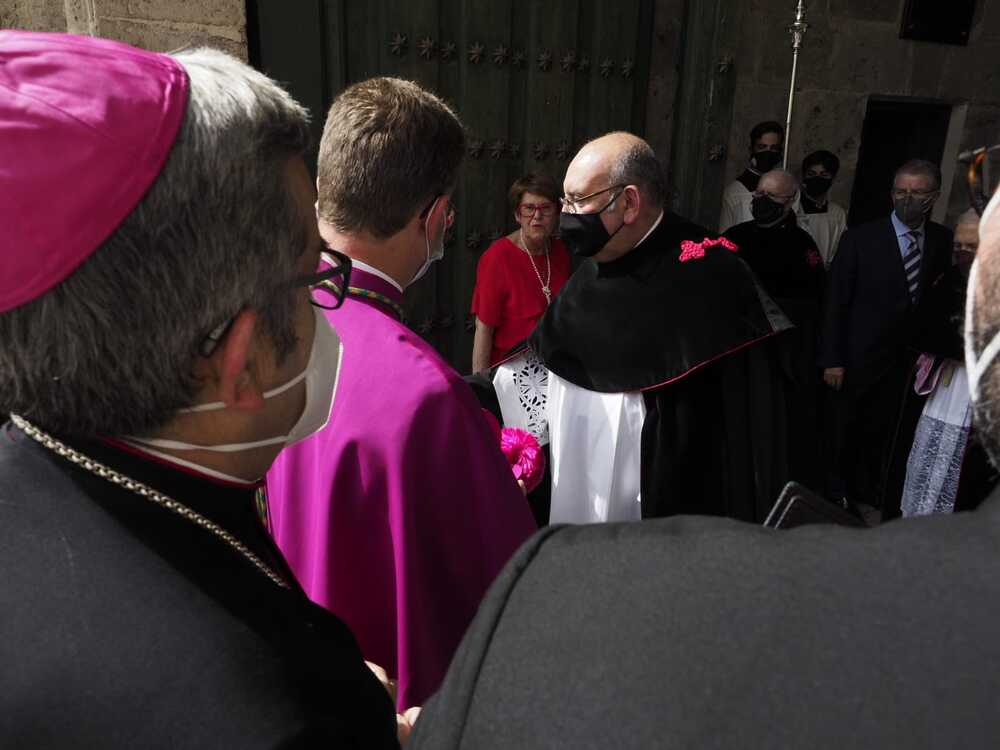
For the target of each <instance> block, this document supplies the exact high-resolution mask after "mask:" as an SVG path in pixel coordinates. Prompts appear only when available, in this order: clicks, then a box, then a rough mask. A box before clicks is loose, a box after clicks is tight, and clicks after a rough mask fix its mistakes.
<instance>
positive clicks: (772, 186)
mask: <svg viewBox="0 0 1000 750" xmlns="http://www.w3.org/2000/svg"><path fill="white" fill-rule="evenodd" d="M757 189H758V190H759V191H761V192H762V193H767V194H769V195H770V196H771V197H772V198H778V197H779V196H790V197H789V198H788V202H791V201H792V200H793V199H794V198H795V194H796V193H797V192H798V191H799V181H798V180H797V179H795V175H793V174H792V173H791V172H788V171H786V170H784V169H772V170H771V171H770V172H765V173H764V174H763V175H761V178H760V182H758V183H757ZM782 202H785V201H782Z"/></svg>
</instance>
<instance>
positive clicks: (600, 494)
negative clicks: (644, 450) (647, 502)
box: [547, 372, 646, 523]
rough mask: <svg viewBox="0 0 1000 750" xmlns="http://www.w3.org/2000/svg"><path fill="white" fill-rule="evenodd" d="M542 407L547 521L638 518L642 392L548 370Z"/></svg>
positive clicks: (595, 520) (597, 521) (639, 515)
mask: <svg viewBox="0 0 1000 750" xmlns="http://www.w3.org/2000/svg"><path fill="white" fill-rule="evenodd" d="M547 411H548V422H549V441H550V443H549V445H550V450H551V455H552V510H551V515H550V518H549V521H550V523H600V522H603V521H637V520H639V519H640V518H641V517H642V510H641V496H640V483H639V477H640V466H641V450H640V449H641V438H642V423H643V421H644V420H645V418H646V405H645V402H644V401H643V399H642V394H641V393H640V392H638V391H630V392H627V393H598V392H596V391H588V390H586V389H585V388H580V387H579V386H575V385H573V384H572V383H570V382H568V381H566V380H563V379H562V378H560V377H559V376H558V375H556V374H555V373H553V372H549V393H548V404H547Z"/></svg>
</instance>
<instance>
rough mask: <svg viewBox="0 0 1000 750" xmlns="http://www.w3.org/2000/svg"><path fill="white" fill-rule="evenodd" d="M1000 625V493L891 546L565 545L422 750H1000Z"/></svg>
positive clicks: (507, 617)
mask: <svg viewBox="0 0 1000 750" xmlns="http://www.w3.org/2000/svg"><path fill="white" fill-rule="evenodd" d="M998 205H1000V199H997V198H994V200H993V202H992V204H991V206H992V207H997V206H998ZM990 212H991V208H988V209H987V213H986V214H985V215H984V216H985V218H984V231H983V233H982V242H981V244H980V257H979V259H978V260H977V264H982V269H981V271H980V272H979V273H978V274H975V273H974V275H973V282H972V283H973V284H975V287H974V288H975V290H976V292H977V294H970V295H969V296H970V297H971V298H973V299H974V301H975V305H976V309H975V310H974V312H973V314H972V315H970V318H971V319H972V320H974V321H975V325H974V328H973V331H972V335H971V336H970V340H971V341H973V342H974V351H973V352H972V356H971V357H968V356H967V359H970V360H971V362H972V366H970V367H969V371H970V373H976V372H981V371H982V370H983V369H984V368H988V369H987V370H986V374H985V375H984V376H983V379H982V381H981V383H980V385H979V390H980V391H981V396H980V398H979V400H975V397H974V404H975V419H976V424H977V426H978V427H979V428H980V429H981V430H982V431H983V432H985V433H986V434H987V435H988V437H989V438H990V439H989V441H988V443H987V445H988V448H989V451H990V456H991V460H992V461H993V462H994V463H996V461H997V457H998V456H1000V443H998V442H997V441H998V440H1000V407H998V406H997V405H998V404H1000V366H997V365H996V364H993V363H992V355H993V354H994V353H995V350H996V349H998V348H1000V347H998V345H997V344H996V343H993V342H994V341H996V339H995V338H994V337H995V336H996V335H997V333H998V330H1000V211H995V212H993V216H995V217H996V218H992V217H991V213H990ZM986 225H990V226H989V227H987V226H986ZM977 275H978V276H979V277H980V278H979V280H976V278H975V277H976V276H977ZM984 350H985V353H981V352H984ZM977 359H978V360H979V361H978V363H977ZM991 365H992V366H991ZM873 570H878V571H879V573H878V575H872V571H873ZM998 618H1000V492H998V493H996V494H995V495H994V496H993V497H991V498H990V499H989V500H987V501H986V502H985V503H984V504H983V505H982V506H980V508H979V509H978V510H976V511H972V512H968V513H959V514H955V515H946V516H944V515H938V516H927V517H922V518H914V519H904V520H900V521H894V522H892V523H888V524H885V525H884V526H881V527H879V528H875V529H850V528H843V527H831V526H805V527H801V528H797V529H792V530H789V531H773V530H768V529H762V528H759V527H755V526H751V525H749V524H743V523H738V522H735V521H731V520H727V519H720V518H706V517H685V516H677V517H673V518H669V519H658V520H650V521H644V522H643V523H641V524H601V525H591V526H569V527H566V526H563V527H558V526H557V527H548V528H546V529H544V530H542V531H540V532H539V533H538V535H536V536H535V537H534V538H533V539H532V540H531V541H529V542H528V543H527V544H526V545H525V546H524V547H522V549H521V550H520V552H519V553H518V555H517V556H516V557H515V558H514V559H513V560H512V561H511V562H510V563H509V564H508V566H507V568H506V569H505V571H504V572H503V573H502V574H501V575H500V577H499V578H498V579H497V581H496V583H495V584H494V586H493V588H492V589H491V591H490V593H489V594H488V596H487V597H486V599H485V600H484V602H483V604H482V606H481V607H480V610H479V614H478V615H477V618H476V620H475V621H474V622H473V624H472V627H471V628H470V630H469V632H468V633H467V634H466V637H465V640H464V642H463V644H462V646H461V648H460V649H459V651H458V653H457V655H456V657H455V659H454V661H453V662H452V665H451V669H450V671H449V674H448V676H447V678H446V679H445V682H444V685H443V686H442V688H441V690H440V691H439V693H438V694H437V695H436V696H435V697H434V698H433V699H432V700H431V701H430V702H429V703H428V704H427V705H426V706H425V708H424V711H423V714H422V715H421V718H420V720H419V721H418V723H417V726H416V732H415V736H414V737H413V738H412V739H411V741H410V744H409V745H408V746H407V750H424V749H425V748H434V750H458V749H459V748H476V750H493V749H494V748H497V749H499V748H518V749H519V750H532V749H533V748H557V747H566V748H574V750H589V749H590V748H595V749H596V748H601V749H602V750H603V749H604V748H614V749H615V750H626V749H629V748H848V747H851V748H854V747H857V748H875V747H885V748H908V749H910V750H913V749H916V750H922V749H924V748H938V747H992V746H994V745H995V743H996V738H997V737H1000V710H998V709H1000V698H998V697H997V696H998V695H1000V670H997V668H996V665H997V664H998V663H1000V639H998V638H997V637H996V626H995V623H996V621H997V619H998Z"/></svg>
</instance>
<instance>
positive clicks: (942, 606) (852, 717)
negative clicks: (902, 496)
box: [407, 496, 1000, 750]
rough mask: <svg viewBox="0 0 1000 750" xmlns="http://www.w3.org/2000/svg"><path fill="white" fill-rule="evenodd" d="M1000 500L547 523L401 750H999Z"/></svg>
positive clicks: (485, 610)
mask: <svg viewBox="0 0 1000 750" xmlns="http://www.w3.org/2000/svg"><path fill="white" fill-rule="evenodd" d="M998 618H1000V499H998V498H997V497H996V496H994V497H993V498H991V499H990V500H988V501H987V502H986V503H985V504H984V505H983V506H982V507H981V508H980V509H979V510H977V511H973V512H969V513H958V514H955V515H952V516H933V517H924V518H916V519H906V520H900V521H895V522H892V523H888V524H885V525H884V526H881V527H879V528H875V529H848V528H843V527H832V526H804V527H800V528H796V529H793V530H790V531H772V530H767V529H763V528H760V527H756V526H752V525H749V524H742V523H739V522H735V521H731V520H726V519H718V518H706V517H695V516H677V517H674V518H669V519H657V520H651V521H643V522H641V523H633V524H598V525H591V526H572V527H565V526H564V527H556V528H548V529H545V530H543V531H541V532H539V534H537V535H536V536H535V537H533V538H532V540H530V541H529V542H527V543H526V544H525V545H524V546H523V547H522V548H521V550H520V551H519V552H518V554H517V555H516V556H515V557H514V559H513V560H512V561H511V562H510V563H509V564H508V566H507V568H506V569H505V570H504V572H503V573H502V574H501V575H500V577H499V578H498V579H497V581H496V582H495V584H494V586H493V588H492V589H491V591H490V592H489V594H488V595H487V597H486V599H485V600H484V602H483V604H482V606H481V607H480V610H479V614H478V616H477V618H476V620H475V621H474V622H473V624H472V627H471V628H470V630H469V632H468V633H467V634H466V637H465V640H464V642H463V644H462V646H461V648H460V649H459V651H458V653H457V655H456V657H455V659H454V661H453V662H452V665H451V669H450V671H449V674H448V676H447V678H446V679H445V682H444V684H443V686H442V688H441V690H440V691H439V693H438V694H437V695H436V696H435V697H434V698H433V699H432V700H431V701H430V702H429V703H428V704H427V705H426V706H425V708H424V711H423V714H422V715H421V717H420V720H419V721H418V722H417V726H416V737H415V739H413V740H411V743H410V744H409V745H408V746H407V750H426V749H427V748H434V749H435V750H455V749H457V748H470V749H471V748H476V750H492V749H493V748H518V750H532V749H533V748H574V750H587V749H588V748H595V750H596V749H597V748H600V750H607V749H608V748H612V749H613V750H625V749H626V748H658V749H659V748H838V749H840V748H908V750H912V749H914V748H916V749H920V748H940V747H963V748H964V747H970V748H971V747H993V746H995V744H996V741H997V738H998V737H1000V670H998V669H997V664H1000V639H998V638H997V636H996V622H997V620H998Z"/></svg>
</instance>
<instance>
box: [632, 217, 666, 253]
mask: <svg viewBox="0 0 1000 750" xmlns="http://www.w3.org/2000/svg"><path fill="white" fill-rule="evenodd" d="M661 221H663V209H662V208H661V209H660V215H659V216H657V217H656V221H654V222H653V226H651V227H650V228H649V231H648V232H646V233H645V234H644V235H642V239H641V240H639V241H638V242H636V243H635V246H636V247H639V245H641V244H642V243H643V242H645V241H646V238H647V237H649V235H651V234H652V233H653V231H654V230H655V229H656V228H657V227H658V226H660V222H661Z"/></svg>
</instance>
